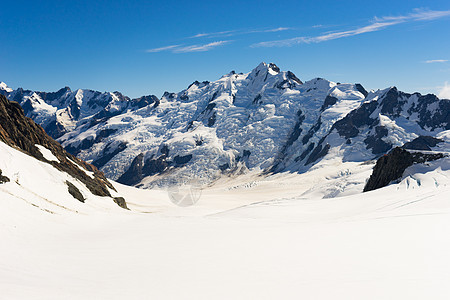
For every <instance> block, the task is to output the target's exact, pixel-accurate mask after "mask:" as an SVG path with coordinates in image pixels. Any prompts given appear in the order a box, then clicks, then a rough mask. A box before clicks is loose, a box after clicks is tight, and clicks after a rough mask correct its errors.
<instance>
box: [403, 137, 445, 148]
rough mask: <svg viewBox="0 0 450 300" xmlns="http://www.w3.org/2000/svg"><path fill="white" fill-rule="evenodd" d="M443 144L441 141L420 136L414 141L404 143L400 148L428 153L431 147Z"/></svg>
mask: <svg viewBox="0 0 450 300" xmlns="http://www.w3.org/2000/svg"><path fill="white" fill-rule="evenodd" d="M442 142H444V141H443V140H441V139H437V138H434V137H432V136H424V135H421V136H419V137H418V138H415V139H414V140H412V141H410V142H407V143H405V144H404V145H403V146H402V148H403V149H411V150H427V151H430V150H431V147H436V145H437V144H439V143H442Z"/></svg>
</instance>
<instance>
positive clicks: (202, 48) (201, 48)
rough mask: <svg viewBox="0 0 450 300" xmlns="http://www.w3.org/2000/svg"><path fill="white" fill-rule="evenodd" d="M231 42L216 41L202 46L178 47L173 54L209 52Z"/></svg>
mask: <svg viewBox="0 0 450 300" xmlns="http://www.w3.org/2000/svg"><path fill="white" fill-rule="evenodd" d="M230 42H231V41H217V42H212V43H208V44H203V45H191V46H186V47H180V48H176V49H174V50H173V52H174V53H188V52H204V51H209V50H212V49H214V48H217V47H219V46H222V45H225V44H228V43H230Z"/></svg>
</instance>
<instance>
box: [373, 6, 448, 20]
mask: <svg viewBox="0 0 450 300" xmlns="http://www.w3.org/2000/svg"><path fill="white" fill-rule="evenodd" d="M447 16H450V10H429V9H420V8H416V9H415V10H414V11H413V12H412V13H409V14H407V15H404V16H384V17H381V18H379V17H375V21H378V22H383V21H426V20H435V19H439V18H443V17H447Z"/></svg>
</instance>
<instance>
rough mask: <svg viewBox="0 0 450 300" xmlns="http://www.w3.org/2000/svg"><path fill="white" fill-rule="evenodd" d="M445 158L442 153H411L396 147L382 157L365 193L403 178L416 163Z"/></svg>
mask: <svg viewBox="0 0 450 300" xmlns="http://www.w3.org/2000/svg"><path fill="white" fill-rule="evenodd" d="M443 157H444V154H442V153H432V154H428V153H421V152H409V151H408V150H405V149H402V148H399V147H396V148H394V149H393V150H392V151H391V152H389V154H386V155H384V156H382V157H380V158H379V159H378V161H377V163H376V165H375V167H374V168H373V172H372V175H371V176H370V178H369V180H368V181H367V183H366V186H365V187H364V192H368V191H372V190H376V189H379V188H382V187H385V186H387V185H388V184H389V183H391V182H392V181H395V180H398V179H400V178H401V177H402V175H403V173H404V172H405V170H406V168H408V167H409V166H412V165H413V164H415V163H424V162H427V161H433V160H437V159H441V158H443Z"/></svg>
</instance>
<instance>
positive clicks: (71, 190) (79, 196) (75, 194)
mask: <svg viewBox="0 0 450 300" xmlns="http://www.w3.org/2000/svg"><path fill="white" fill-rule="evenodd" d="M66 184H67V187H68V190H69V194H71V195H72V197H74V198H75V199H77V200H78V201H80V202H83V203H84V201H85V199H84V197H83V194H82V193H81V192H80V190H79V189H78V188H77V187H76V186H75V185H73V184H72V183H71V182H70V181H68V180H66Z"/></svg>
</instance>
